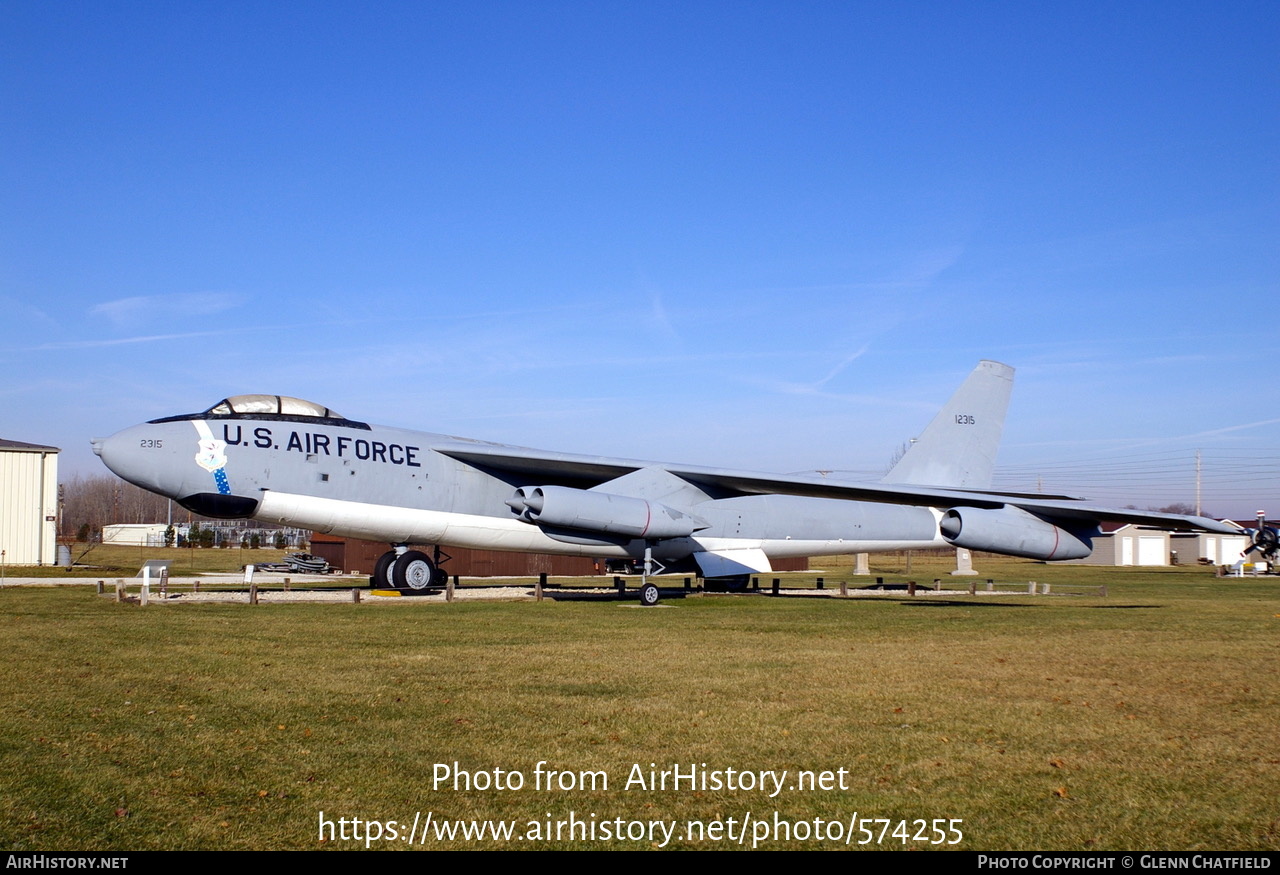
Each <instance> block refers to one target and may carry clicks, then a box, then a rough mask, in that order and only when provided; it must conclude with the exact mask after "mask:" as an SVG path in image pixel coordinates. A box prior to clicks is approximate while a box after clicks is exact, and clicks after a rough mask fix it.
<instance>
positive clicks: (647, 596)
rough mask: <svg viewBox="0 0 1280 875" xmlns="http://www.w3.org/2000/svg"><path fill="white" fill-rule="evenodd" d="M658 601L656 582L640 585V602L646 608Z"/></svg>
mask: <svg viewBox="0 0 1280 875" xmlns="http://www.w3.org/2000/svg"><path fill="white" fill-rule="evenodd" d="M657 603H658V587H657V585H656V584H652V583H646V584H645V585H644V586H642V587H640V604H642V605H644V606H645V607H646V608H651V607H653V606H654V605H656V604H657Z"/></svg>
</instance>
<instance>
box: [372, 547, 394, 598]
mask: <svg viewBox="0 0 1280 875" xmlns="http://www.w3.org/2000/svg"><path fill="white" fill-rule="evenodd" d="M395 561H396V551H394V550H388V551H387V552H386V553H383V554H382V555H381V556H379V557H378V561H377V563H376V564H375V565H374V566H373V576H372V577H370V578H369V586H370V587H372V588H373V589H388V588H390V587H393V586H395V583H394V582H393V581H392V580H391V566H392V565H394V564H395Z"/></svg>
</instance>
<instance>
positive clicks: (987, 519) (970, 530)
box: [938, 506, 1093, 559]
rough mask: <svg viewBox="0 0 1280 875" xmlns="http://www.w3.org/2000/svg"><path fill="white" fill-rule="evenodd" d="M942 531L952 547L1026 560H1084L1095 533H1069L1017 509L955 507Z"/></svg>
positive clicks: (946, 514) (940, 524)
mask: <svg viewBox="0 0 1280 875" xmlns="http://www.w3.org/2000/svg"><path fill="white" fill-rule="evenodd" d="M938 528H939V529H940V530H941V532H942V537H944V538H946V540H947V543H948V544H952V545H954V546H956V547H964V548H965V549H968V550H986V551H988V552H991V553H1005V554H1008V555H1010V556H1022V557H1024V558H1026V559H1083V558H1084V557H1086V556H1088V555H1089V554H1090V553H1092V552H1093V544H1092V543H1091V541H1090V538H1091V537H1092V535H1091V534H1080V533H1076V532H1069V531H1067V530H1066V529H1064V528H1062V527H1061V526H1055V525H1054V524H1053V523H1050V522H1046V521H1045V520H1042V519H1040V517H1038V516H1036V515H1035V514H1031V513H1027V512H1026V511H1025V510H1022V509H1021V508H1017V507H1008V506H1006V507H1001V508H997V509H994V510H987V509H984V508H978V507H953V508H951V509H950V510H949V511H947V512H946V513H945V514H944V515H943V517H942V521H941V522H940V523H939V525H938Z"/></svg>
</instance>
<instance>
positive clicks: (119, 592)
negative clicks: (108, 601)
mask: <svg viewBox="0 0 1280 875" xmlns="http://www.w3.org/2000/svg"><path fill="white" fill-rule="evenodd" d="M116 601H118V602H123V601H124V581H123V580H122V579H120V578H119V577H117V578H116Z"/></svg>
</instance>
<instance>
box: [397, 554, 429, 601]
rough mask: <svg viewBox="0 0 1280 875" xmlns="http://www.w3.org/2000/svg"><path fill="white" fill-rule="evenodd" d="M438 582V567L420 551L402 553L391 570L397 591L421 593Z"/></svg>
mask: <svg viewBox="0 0 1280 875" xmlns="http://www.w3.org/2000/svg"><path fill="white" fill-rule="evenodd" d="M435 580H436V567H435V565H433V564H432V563H431V560H430V559H428V558H427V554H426V553H423V552H420V551H418V550H409V551H408V552H406V553H402V554H401V555H400V558H399V559H397V560H396V563H395V565H393V566H392V568H391V582H392V584H393V585H394V586H395V588H396V589H409V590H413V591H414V592H420V591H421V590H424V589H430V588H431V587H432V586H433V585H434V583H435Z"/></svg>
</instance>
